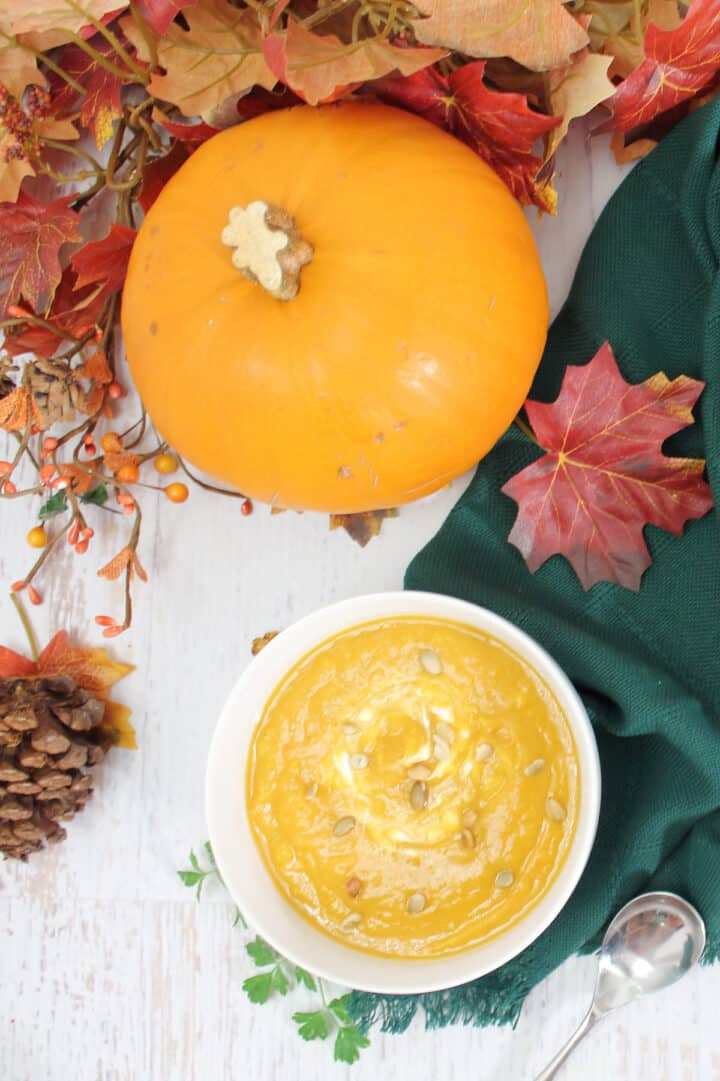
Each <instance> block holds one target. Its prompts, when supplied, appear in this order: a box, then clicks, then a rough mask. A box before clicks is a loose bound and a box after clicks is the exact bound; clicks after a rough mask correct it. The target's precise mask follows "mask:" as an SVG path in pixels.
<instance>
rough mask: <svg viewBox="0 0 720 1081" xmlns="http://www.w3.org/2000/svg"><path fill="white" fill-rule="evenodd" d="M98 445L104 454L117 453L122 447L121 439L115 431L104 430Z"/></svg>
mask: <svg viewBox="0 0 720 1081" xmlns="http://www.w3.org/2000/svg"><path fill="white" fill-rule="evenodd" d="M100 446H101V447H102V449H103V450H104V451H105V453H106V454H118V453H119V452H120V451H121V450H122V449H123V445H122V440H121V438H120V436H119V435H118V434H117V432H105V435H104V436H103V437H102V439H101V440H100Z"/></svg>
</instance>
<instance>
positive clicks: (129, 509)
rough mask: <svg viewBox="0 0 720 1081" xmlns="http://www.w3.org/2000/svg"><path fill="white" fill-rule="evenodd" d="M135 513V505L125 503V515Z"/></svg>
mask: <svg viewBox="0 0 720 1081" xmlns="http://www.w3.org/2000/svg"><path fill="white" fill-rule="evenodd" d="M134 511H135V503H134V502H131V503H123V514H133V512H134Z"/></svg>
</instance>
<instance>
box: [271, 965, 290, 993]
mask: <svg viewBox="0 0 720 1081" xmlns="http://www.w3.org/2000/svg"><path fill="white" fill-rule="evenodd" d="M272 989H273V991H277V992H278V994H280V995H286V994H287V993H288V991H289V989H290V984H289V982H288V978H287V976H286V975H285V973H284V972H283V970H282V968H281V967H280V965H275V968H274V969H273V970H272Z"/></svg>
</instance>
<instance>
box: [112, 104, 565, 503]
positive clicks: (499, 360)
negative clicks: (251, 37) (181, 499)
mask: <svg viewBox="0 0 720 1081" xmlns="http://www.w3.org/2000/svg"><path fill="white" fill-rule="evenodd" d="M547 318H548V308H547V294H546V289H545V282H544V279H543V274H542V269H541V267H540V262H539V259H538V255H537V251H536V248H535V244H534V241H533V237H532V234H531V232H530V229H529V228H528V225H527V223H526V221H525V218H524V215H523V213H522V212H521V210H520V208H519V206H518V205H517V204H516V202H515V201H514V199H513V198H512V196H511V195H510V194H509V193H508V191H507V189H506V188H505V186H504V185H503V184H502V182H501V181H500V180H499V179H498V178H497V176H496V175H495V174H494V173H493V172H492V171H491V170H490V169H489V168H488V167H487V166H486V165H485V164H484V163H483V162H482V161H480V160H479V158H477V157H476V155H475V154H473V153H472V152H471V151H470V150H469V149H468V148H467V147H465V146H464V145H462V144H461V143H460V142H458V141H457V140H455V139H453V138H451V137H450V136H449V135H446V134H444V133H443V132H441V131H440V130H439V129H437V128H435V127H434V126H432V125H431V124H429V123H427V122H426V121H424V120H421V119H418V118H417V117H415V116H411V115H410V114H408V113H404V112H401V111H399V110H396V109H392V108H389V107H387V106H376V105H363V104H341V105H331V106H326V107H323V108H319V109H312V108H309V107H304V106H303V107H299V108H295V109H289V110H285V111H281V112H275V113H271V114H267V115H265V116H261V117H258V118H257V119H254V120H251V121H249V122H247V123H244V124H240V125H238V126H237V127H234V128H230V129H228V130H227V131H224V132H222V133H220V134H218V135H216V136H214V137H213V138H212V139H210V140H209V141H208V142H206V143H205V144H204V145H203V146H201V147H200V148H199V149H198V150H197V151H196V152H195V153H194V154H193V155H192V157H191V158H190V159H189V160H188V161H187V162H186V163H185V164H184V165H183V166H182V168H181V169H180V171H179V172H178V173H177V174H176V176H175V177H173V179H172V180H171V181H170V182H169V183H168V185H167V186H166V187H165V189H164V190H163V191H162V192H161V194H160V196H159V198H158V199H157V201H156V202H155V204H154V205H153V206H152V208H151V209H150V211H149V213H148V215H147V218H146V219H145V221H144V222H143V225H142V227H141V229H140V231H139V235H138V237H137V240H136V242H135V247H134V250H133V253H132V258H131V261H130V268H129V272H128V276H127V283H126V286H125V293H124V298H123V311H122V325H123V334H124V337H125V343H126V348H127V355H128V359H129V362H130V367H131V370H132V374H133V376H134V379H135V382H136V384H137V386H138V389H139V391H140V394H141V395H142V398H143V400H144V402H145V405H146V407H147V409H148V410H149V412H150V415H151V416H152V418H153V421H154V422H155V424H156V426H157V428H158V429H159V431H160V432H161V433H162V434H163V436H164V438H165V439H167V440H168V442H169V443H170V444H171V445H172V446H173V447H175V448H176V449H177V450H178V451H179V453H180V454H182V455H184V456H185V457H187V458H188V459H189V461H191V462H192V463H194V464H195V465H196V466H199V467H200V468H201V469H203V470H205V471H206V472H208V473H210V474H212V475H214V476H216V477H218V478H222V479H223V480H225V481H227V482H230V483H231V484H233V485H235V486H237V487H238V488H239V489H240V490H241V491H243V492H245V493H246V494H247V495H249V496H252V497H253V498H255V499H259V500H264V501H266V502H269V503H272V504H274V505H277V506H278V507H292V508H297V509H317V510H324V511H337V512H346V513H352V512H356V511H363V510H370V509H374V508H379V507H391V506H395V505H397V504H399V503H406V502H408V501H410V500H413V499H417V498H418V497H419V496H423V495H426V494H427V493H429V492H432V491H434V490H435V489H437V488H439V487H441V486H442V485H444V484H446V483H447V482H448V481H450V480H451V479H452V478H453V477H456V476H458V475H459V474H460V473H462V472H464V471H465V470H466V469H468V468H469V467H470V466H472V465H473V464H474V463H475V462H477V461H478V459H480V458H481V457H482V456H483V455H484V454H485V453H486V452H487V451H488V450H489V449H490V448H491V447H492V446H493V444H494V443H495V442H496V440H497V439H498V438H499V436H500V435H501V434H502V433H503V432H504V431H505V429H506V428H507V427H508V425H509V424H510V422H511V421H512V419H513V417H514V416H515V414H516V412H517V410H518V409H519V408H520V406H521V404H522V402H523V400H524V398H525V396H526V394H527V391H528V389H529V387H530V383H531V381H532V377H533V375H534V373H535V370H536V367H537V364H538V361H539V358H540V354H541V352H542V348H543V344H544V342H545V335H546V329H547Z"/></svg>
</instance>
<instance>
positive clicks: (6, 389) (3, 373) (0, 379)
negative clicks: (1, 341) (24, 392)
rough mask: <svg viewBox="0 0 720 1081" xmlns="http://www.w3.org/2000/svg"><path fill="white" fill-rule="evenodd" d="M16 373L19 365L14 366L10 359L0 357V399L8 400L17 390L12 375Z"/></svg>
mask: <svg viewBox="0 0 720 1081" xmlns="http://www.w3.org/2000/svg"><path fill="white" fill-rule="evenodd" d="M16 371H17V365H16V364H13V363H12V361H11V360H10V358H9V357H0V399H2V398H6V397H7V396H8V394H10V393H11V392H12V391H13V390H15V383H14V381H13V379H12V375H11V373H12V372H16Z"/></svg>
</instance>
